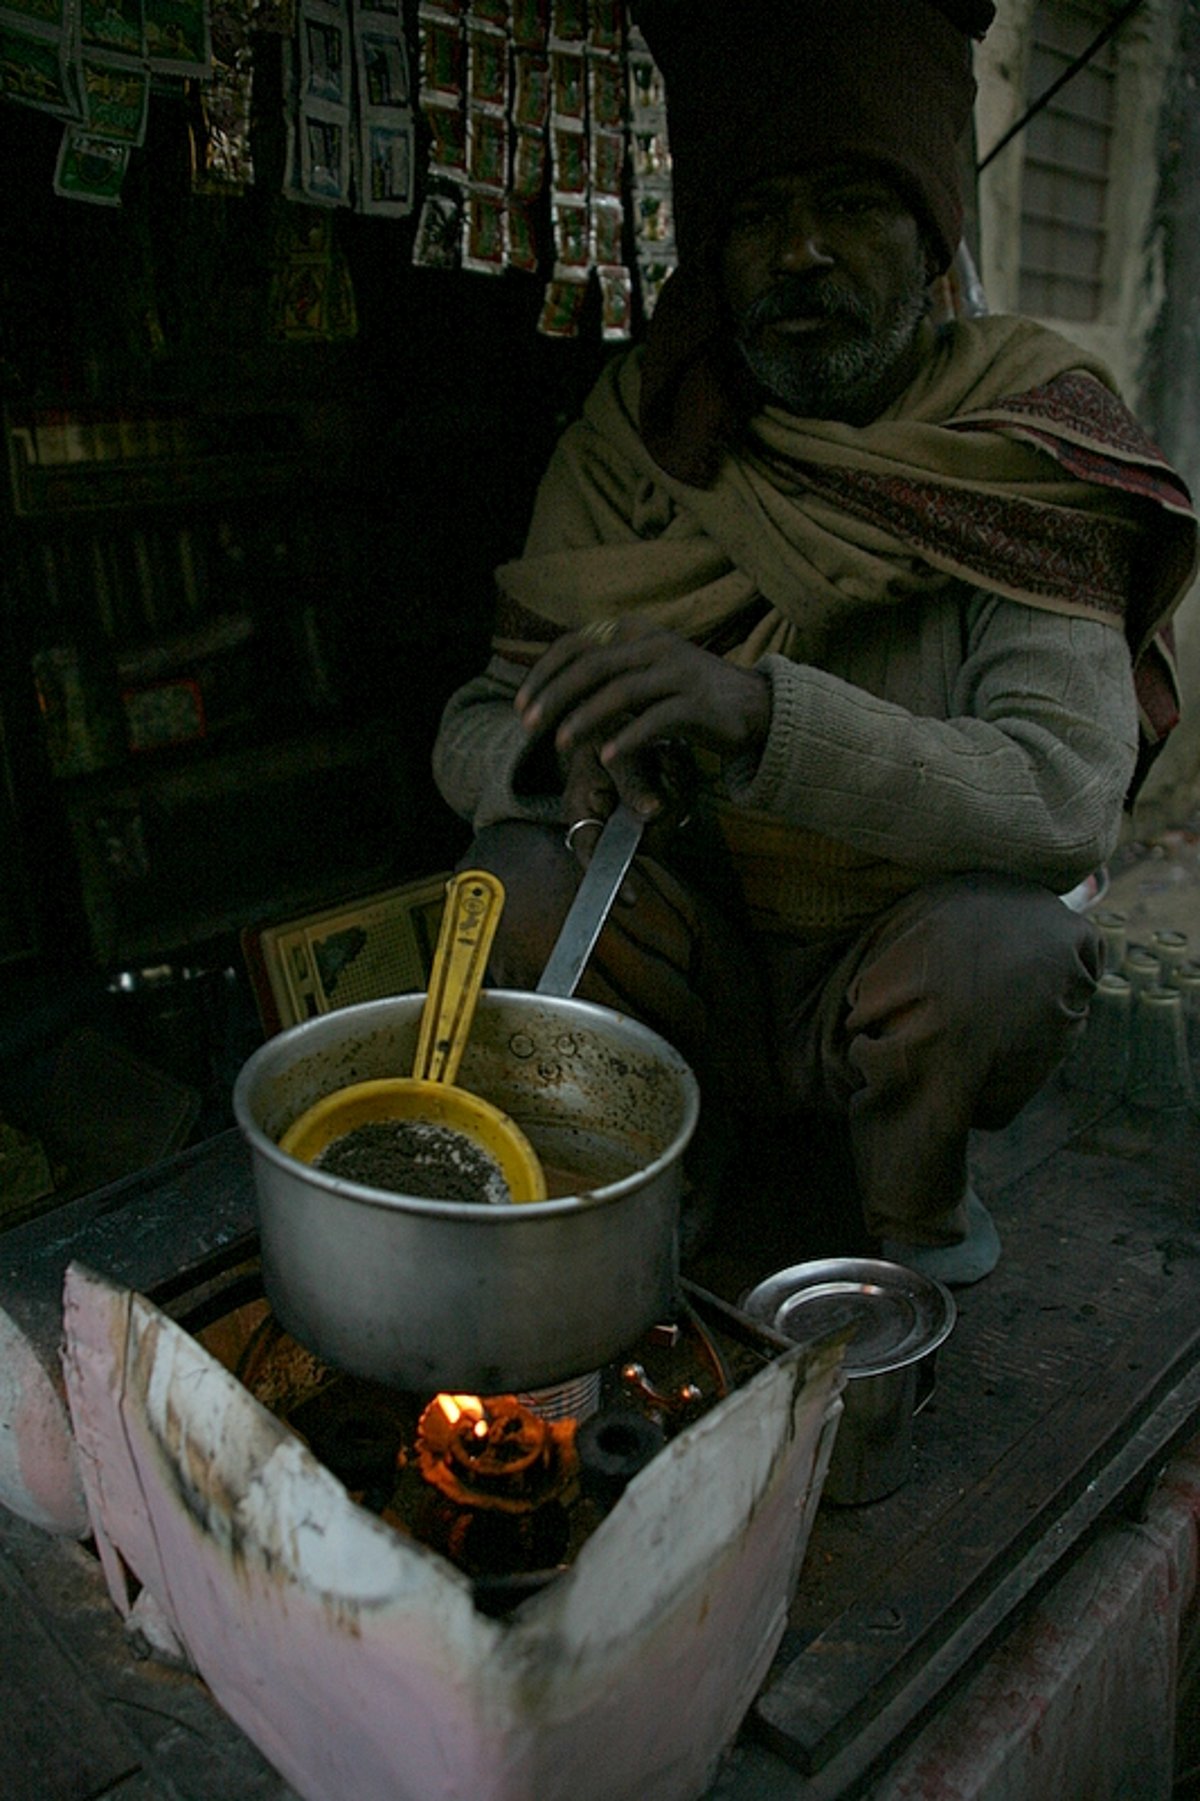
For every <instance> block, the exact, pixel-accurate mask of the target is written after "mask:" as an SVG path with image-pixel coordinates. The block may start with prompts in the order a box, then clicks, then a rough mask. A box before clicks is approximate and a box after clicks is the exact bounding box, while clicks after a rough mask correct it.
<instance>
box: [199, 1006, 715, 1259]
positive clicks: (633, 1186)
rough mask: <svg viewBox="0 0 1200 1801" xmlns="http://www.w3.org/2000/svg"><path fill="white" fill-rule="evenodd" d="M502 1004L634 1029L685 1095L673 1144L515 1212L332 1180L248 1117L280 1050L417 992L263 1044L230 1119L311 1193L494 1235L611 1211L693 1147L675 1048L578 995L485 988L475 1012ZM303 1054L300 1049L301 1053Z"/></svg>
mask: <svg viewBox="0 0 1200 1801" xmlns="http://www.w3.org/2000/svg"><path fill="white" fill-rule="evenodd" d="M506 1000H508V1001H512V1000H515V1001H518V1002H520V1003H521V1004H522V1005H523V1006H525V1007H527V1008H528V1007H530V1006H531V1005H533V1004H534V1003H537V1004H540V1005H542V1006H551V1007H553V1006H554V1005H556V1004H557V1005H560V1006H564V1005H568V1006H569V1007H570V1009H571V1011H572V1013H583V1014H585V1015H591V1016H592V1017H593V1018H594V1019H595V1020H596V1022H597V1023H598V1024H603V1025H609V1026H611V1025H612V1024H613V1023H614V1022H615V1023H617V1024H619V1025H621V1026H622V1027H627V1028H630V1029H633V1030H636V1032H637V1033H638V1034H639V1035H640V1036H641V1037H642V1038H643V1039H644V1040H645V1044H646V1049H647V1050H648V1051H649V1052H651V1053H652V1054H653V1055H655V1056H657V1057H658V1058H659V1059H660V1061H662V1062H663V1063H665V1064H666V1065H668V1067H669V1068H670V1070H671V1073H672V1074H673V1075H674V1076H675V1077H676V1078H677V1080H678V1083H679V1087H680V1089H681V1092H682V1098H683V1114H682V1118H681V1120H680V1123H679V1126H678V1127H677V1129H676V1131H675V1133H674V1135H673V1137H672V1139H671V1141H670V1143H669V1144H668V1145H667V1146H666V1147H665V1148H664V1149H663V1150H662V1151H660V1152H659V1154H658V1155H657V1156H656V1157H654V1158H653V1159H652V1160H651V1161H650V1162H649V1163H646V1164H643V1165H641V1166H640V1167H639V1168H638V1169H636V1170H634V1171H632V1172H631V1173H630V1174H629V1175H627V1176H621V1177H619V1178H618V1179H617V1180H616V1181H615V1182H606V1183H604V1184H603V1185H602V1186H601V1187H598V1188H591V1189H588V1190H586V1191H585V1192H584V1193H583V1194H579V1195H557V1196H553V1197H551V1198H549V1199H547V1200H544V1201H522V1202H521V1203H520V1204H519V1205H517V1206H512V1207H505V1206H488V1205H480V1203H479V1202H478V1201H450V1200H434V1199H430V1198H429V1197H427V1196H424V1195H406V1194H401V1193H399V1192H394V1191H392V1190H389V1189H383V1188H369V1187H367V1186H366V1185H365V1184H364V1183H361V1182H352V1181H349V1180H348V1179H347V1178H346V1177H344V1176H332V1175H329V1174H327V1173H326V1172H324V1171H323V1170H321V1169H319V1168H317V1167H316V1166H314V1165H313V1164H311V1163H304V1162H302V1161H300V1160H299V1159H298V1158H296V1157H292V1156H290V1155H289V1154H288V1153H287V1152H286V1151H283V1150H281V1149H280V1147H279V1145H278V1143H277V1142H276V1140H275V1139H273V1138H272V1137H271V1136H270V1135H269V1134H268V1133H267V1132H266V1131H265V1130H264V1129H263V1127H262V1126H261V1125H259V1123H258V1121H257V1119H256V1118H255V1117H254V1114H253V1112H252V1111H251V1106H250V1091H251V1089H252V1088H253V1087H254V1085H255V1082H256V1081H257V1080H258V1078H259V1076H260V1074H261V1072H262V1070H263V1069H264V1067H265V1066H267V1065H269V1064H271V1063H272V1062H274V1061H276V1060H277V1059H278V1058H279V1057H280V1055H281V1054H282V1052H283V1050H284V1047H285V1044H300V1045H302V1044H303V1041H304V1040H305V1039H306V1038H318V1039H320V1038H323V1037H324V1036H326V1035H327V1034H328V1033H329V1032H330V1030H331V1027H330V1023H329V1022H330V1021H331V1020H334V1019H337V1018H339V1016H340V1018H341V1019H342V1020H343V1021H344V1022H345V1023H347V1025H351V1024H352V1023H353V1021H354V1020H355V1019H358V1020H361V1021H363V1022H364V1024H366V1023H368V1021H371V1022H373V1023H376V1024H382V1023H385V1022H386V1021H387V1020H388V1018H389V1017H390V1016H391V1015H392V1014H393V1013H394V1012H395V1010H396V1003H397V1002H399V1001H406V1002H409V1003H410V1007H409V1008H406V1009H405V1011H406V1012H407V1011H409V1010H411V1007H412V1006H414V1005H415V1006H417V1007H418V1009H419V1005H420V1004H421V1003H423V1001H424V996H423V994H421V993H420V992H419V991H417V992H415V993H413V994H408V995H387V996H384V997H382V998H380V999H378V1000H371V1001H359V1002H355V1003H352V1004H351V1005H349V1006H346V1007H341V1008H337V1009H335V1010H334V1011H333V1012H332V1013H321V1014H317V1015H316V1016H315V1017H314V1018H312V1019H305V1020H301V1021H300V1022H299V1023H298V1024H296V1025H294V1026H288V1027H286V1028H285V1029H284V1031H282V1032H277V1033H276V1034H275V1035H274V1037H272V1038H268V1039H267V1040H266V1041H265V1043H263V1044H261V1045H260V1046H259V1047H258V1049H257V1050H255V1051H253V1052H252V1053H251V1055H250V1056H249V1057H248V1058H247V1059H246V1061H245V1063H244V1064H243V1065H242V1067H241V1069H240V1070H239V1072H238V1075H237V1078H236V1080H235V1082H234V1087H233V1095H232V1107H233V1114H234V1118H235V1120H236V1122H237V1125H238V1127H239V1129H240V1131H241V1133H242V1136H243V1137H244V1138H245V1140H246V1141H247V1143H248V1144H249V1146H250V1148H251V1150H252V1152H253V1153H255V1154H256V1155H258V1156H260V1157H262V1158H264V1159H265V1160H266V1161H267V1162H268V1163H272V1164H274V1165H275V1167H276V1168H277V1169H278V1170H279V1171H280V1173H281V1174H282V1175H284V1176H285V1177H289V1178H298V1179H300V1180H302V1182H303V1185H304V1187H305V1188H306V1189H315V1190H316V1191H318V1192H319V1193H322V1194H326V1195H329V1196H332V1197H335V1198H337V1199H339V1200H348V1201H353V1202H355V1203H356V1204H358V1205H360V1206H366V1207H373V1208H375V1209H377V1210H379V1211H380V1212H383V1213H404V1214H412V1213H415V1214H418V1215H424V1216H426V1217H428V1218H431V1219H451V1220H457V1221H459V1222H460V1223H463V1224H469V1225H478V1226H483V1227H496V1228H498V1229H503V1228H504V1227H505V1226H508V1227H513V1226H515V1225H518V1224H519V1223H520V1222H522V1221H526V1222H530V1221H532V1220H535V1219H544V1220H551V1219H557V1218H560V1217H561V1216H562V1215H563V1214H569V1213H579V1212H580V1211H582V1210H584V1209H586V1210H587V1211H588V1212H593V1211H595V1210H596V1209H598V1208H601V1207H607V1206H613V1205H616V1204H617V1203H619V1202H620V1201H622V1200H623V1199H624V1198H625V1197H626V1196H627V1195H628V1194H630V1193H632V1192H634V1191H636V1190H638V1189H641V1188H643V1187H645V1186H647V1184H648V1183H650V1182H651V1181H652V1180H653V1179H654V1178H656V1177H657V1176H658V1175H659V1174H661V1173H662V1171H663V1170H665V1169H667V1168H668V1167H669V1166H671V1165H672V1164H674V1163H676V1162H677V1161H678V1159H679V1158H680V1157H681V1155H682V1153H683V1152H684V1150H685V1149H686V1148H687V1145H688V1144H689V1142H690V1141H691V1138H692V1135H693V1133H694V1132H695V1129H696V1124H697V1121H698V1119H699V1114H700V1086H699V1083H698V1082H697V1080H696V1076H695V1073H694V1071H693V1070H692V1068H691V1066H690V1065H689V1064H688V1063H687V1062H686V1061H685V1060H684V1058H683V1057H682V1056H681V1054H680V1053H679V1052H678V1051H677V1050H676V1049H675V1047H674V1046H673V1045H672V1044H670V1043H669V1042H668V1041H667V1040H666V1039H665V1038H662V1037H660V1035H659V1034H658V1033H657V1032H655V1031H654V1030H653V1029H652V1028H651V1027H649V1026H645V1025H643V1024H642V1023H641V1021H640V1020H635V1019H633V1018H632V1017H631V1016H630V1015H629V1014H625V1013H618V1012H617V1011H616V1010H615V1009H614V1008H612V1007H603V1006H600V1005H599V1004H598V1003H597V1002H595V1001H583V1000H579V999H578V998H577V997H575V996H561V995H551V994H538V993H535V992H533V991H532V990H528V989H515V988H488V989H485V990H484V991H483V993H481V995H480V997H479V1007H480V1009H481V1010H483V1009H484V1008H485V1007H489V1008H490V1007H491V1006H493V1005H494V1004H496V1003H500V1002H503V1001H506ZM302 1054H303V1051H302V1050H301V1051H300V1052H299V1053H298V1055H302Z"/></svg>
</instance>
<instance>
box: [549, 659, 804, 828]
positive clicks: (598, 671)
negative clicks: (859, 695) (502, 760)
mask: <svg viewBox="0 0 1200 1801" xmlns="http://www.w3.org/2000/svg"><path fill="white" fill-rule="evenodd" d="M515 705H516V709H517V713H518V715H519V716H520V719H521V723H522V724H523V726H524V727H525V730H526V731H527V732H529V733H531V734H532V733H534V732H538V731H544V730H553V732H554V743H555V746H556V748H557V749H558V750H559V752H560V753H568V754H569V753H571V752H573V751H578V750H580V749H582V748H583V747H584V746H587V745H592V746H594V747H596V755H597V757H598V760H599V766H600V768H601V770H603V771H605V772H607V774H608V775H609V777H610V778H611V780H612V782H613V784H614V786H615V788H616V791H617V793H618V794H619V795H620V797H621V799H622V800H624V801H625V802H626V803H627V804H628V805H629V806H631V807H633V808H634V810H635V811H636V812H639V813H641V814H642V815H643V816H644V817H645V818H648V819H649V818H654V817H655V816H656V815H657V814H659V813H660V812H661V811H662V810H663V807H664V805H666V804H667V803H668V802H669V801H670V799H671V798H672V797H671V796H670V795H669V794H667V793H664V792H663V783H662V780H661V774H660V770H661V762H660V759H659V758H658V757H657V755H656V747H657V746H660V745H661V744H663V743H664V742H678V741H680V740H682V741H683V742H685V743H687V744H693V745H702V746H704V747H705V748H706V749H709V750H713V751H716V752H717V753H718V754H719V755H721V756H722V757H735V756H745V755H746V754H748V753H750V754H758V753H760V752H761V750H762V747H763V745H764V744H765V742H766V737H767V732H768V729H769V727H770V723H771V690H770V684H769V683H768V681H767V678H766V676H765V675H762V674H760V673H759V672H758V671H757V670H753V669H738V668H736V667H735V666H734V665H733V664H731V663H727V662H726V661H725V660H724V658H723V657H718V656H714V655H713V653H712V652H711V651H707V650H701V649H700V648H699V647H698V646H697V645H695V644H691V643H689V642H688V640H687V639H686V638H680V637H678V636H676V635H675V634H674V633H673V632H659V631H655V632H646V633H643V634H640V635H638V636H636V637H630V638H625V639H618V640H617V641H616V642H614V643H610V644H597V643H596V642H595V641H594V640H593V639H591V638H589V637H588V636H587V635H586V634H585V633H583V632H572V633H569V634H567V635H566V636H565V637H562V638H559V639H556V641H555V642H554V643H553V644H552V645H551V646H550V648H549V650H547V651H546V652H545V654H544V655H543V656H542V657H541V658H540V659H539V660H538V662H537V664H536V665H535V666H534V668H533V669H532V670H531V671H530V673H529V675H528V676H527V677H526V679H525V681H524V682H523V683H522V685H521V687H520V689H519V690H518V693H517V696H516V701H515ZM578 817H583V815H582V814H580V815H578Z"/></svg>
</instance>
